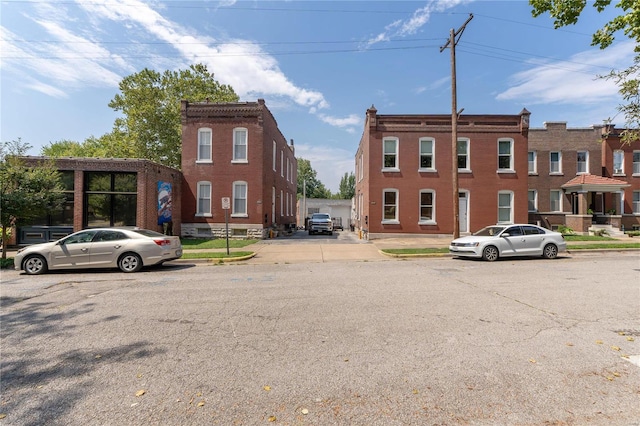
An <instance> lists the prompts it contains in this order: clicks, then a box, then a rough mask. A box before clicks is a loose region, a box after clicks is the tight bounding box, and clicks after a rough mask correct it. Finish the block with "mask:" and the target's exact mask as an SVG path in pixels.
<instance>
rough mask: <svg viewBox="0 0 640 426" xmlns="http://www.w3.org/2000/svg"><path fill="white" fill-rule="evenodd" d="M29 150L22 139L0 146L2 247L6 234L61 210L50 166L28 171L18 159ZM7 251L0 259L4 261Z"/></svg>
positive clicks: (59, 191)
mask: <svg viewBox="0 0 640 426" xmlns="http://www.w3.org/2000/svg"><path fill="white" fill-rule="evenodd" d="M29 149H31V146H30V145H29V144H27V143H24V142H22V140H21V139H18V140H17V141H15V140H14V141H11V142H2V143H0V226H1V227H2V233H1V237H2V243H3V246H5V245H6V242H7V239H8V238H7V230H8V229H10V228H11V227H12V226H15V225H25V224H29V223H30V221H32V220H34V219H36V218H38V217H41V216H43V215H45V214H47V213H48V212H52V211H56V210H60V209H61V208H62V204H63V203H64V199H65V197H64V193H63V192H62V191H63V188H62V182H61V180H60V174H59V173H58V171H57V170H56V168H55V167H54V165H53V163H52V162H44V163H42V164H40V165H38V166H37V167H27V166H26V165H25V164H24V161H23V160H22V159H21V158H20V156H22V155H25V154H26V153H27V152H28V151H29ZM6 257H7V254H6V250H3V251H2V258H3V259H6Z"/></svg>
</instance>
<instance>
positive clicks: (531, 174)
mask: <svg viewBox="0 0 640 426" xmlns="http://www.w3.org/2000/svg"><path fill="white" fill-rule="evenodd" d="M529 176H538V172H529Z"/></svg>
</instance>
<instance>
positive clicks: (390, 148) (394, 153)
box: [382, 138, 398, 171]
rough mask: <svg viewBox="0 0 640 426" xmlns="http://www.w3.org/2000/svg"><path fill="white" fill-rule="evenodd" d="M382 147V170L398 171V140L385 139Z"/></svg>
mask: <svg viewBox="0 0 640 426" xmlns="http://www.w3.org/2000/svg"><path fill="white" fill-rule="evenodd" d="M382 146H383V148H382V149H383V153H382V154H383V155H382V158H383V159H382V169H383V170H394V171H396V170H398V138H384V139H383V140H382Z"/></svg>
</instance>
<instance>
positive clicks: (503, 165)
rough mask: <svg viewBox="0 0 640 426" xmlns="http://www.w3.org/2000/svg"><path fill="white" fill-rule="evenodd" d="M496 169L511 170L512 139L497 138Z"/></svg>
mask: <svg viewBox="0 0 640 426" xmlns="http://www.w3.org/2000/svg"><path fill="white" fill-rule="evenodd" d="M498 171H502V172H504V171H510V172H512V171H513V139H499V140H498Z"/></svg>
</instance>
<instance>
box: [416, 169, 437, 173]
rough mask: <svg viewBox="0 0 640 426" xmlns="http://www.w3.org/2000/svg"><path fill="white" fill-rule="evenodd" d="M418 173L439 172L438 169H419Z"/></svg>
mask: <svg viewBox="0 0 640 426" xmlns="http://www.w3.org/2000/svg"><path fill="white" fill-rule="evenodd" d="M418 173H438V171H437V170H436V169H418Z"/></svg>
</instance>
